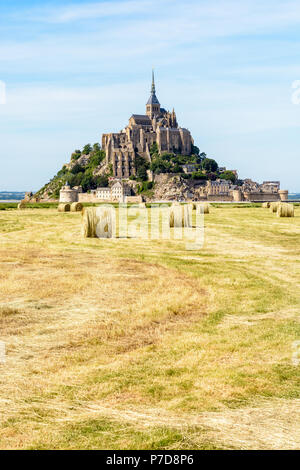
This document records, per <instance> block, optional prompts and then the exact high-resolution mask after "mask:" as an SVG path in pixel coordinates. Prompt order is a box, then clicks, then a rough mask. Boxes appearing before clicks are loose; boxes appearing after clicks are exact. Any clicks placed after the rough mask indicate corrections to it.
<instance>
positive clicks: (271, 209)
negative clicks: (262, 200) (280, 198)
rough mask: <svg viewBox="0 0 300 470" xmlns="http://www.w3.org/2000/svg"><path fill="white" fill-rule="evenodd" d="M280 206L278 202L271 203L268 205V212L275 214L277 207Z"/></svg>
mask: <svg viewBox="0 0 300 470" xmlns="http://www.w3.org/2000/svg"><path fill="white" fill-rule="evenodd" d="M279 204H280V202H271V203H270V212H272V214H273V213H274V212H277V209H278V205H279Z"/></svg>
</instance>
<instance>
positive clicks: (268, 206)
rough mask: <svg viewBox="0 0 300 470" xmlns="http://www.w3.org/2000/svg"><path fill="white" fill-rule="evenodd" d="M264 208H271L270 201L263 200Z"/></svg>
mask: <svg viewBox="0 0 300 470" xmlns="http://www.w3.org/2000/svg"><path fill="white" fill-rule="evenodd" d="M261 207H263V208H264V209H269V208H270V202H263V203H262V206H261Z"/></svg>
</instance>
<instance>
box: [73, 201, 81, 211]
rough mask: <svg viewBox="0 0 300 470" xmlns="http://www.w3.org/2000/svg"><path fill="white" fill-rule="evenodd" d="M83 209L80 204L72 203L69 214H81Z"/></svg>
mask: <svg viewBox="0 0 300 470" xmlns="http://www.w3.org/2000/svg"><path fill="white" fill-rule="evenodd" d="M82 209H83V205H82V204H81V202H72V204H71V212H81V211H82Z"/></svg>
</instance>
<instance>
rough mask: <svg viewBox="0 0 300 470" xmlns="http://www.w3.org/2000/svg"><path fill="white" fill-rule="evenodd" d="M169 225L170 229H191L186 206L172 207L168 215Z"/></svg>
mask: <svg viewBox="0 0 300 470" xmlns="http://www.w3.org/2000/svg"><path fill="white" fill-rule="evenodd" d="M169 225H170V227H171V228H178V227H191V226H192V221H191V214H190V211H189V207H188V206H180V205H172V207H171V208H170V213H169Z"/></svg>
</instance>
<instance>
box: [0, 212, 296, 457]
mask: <svg viewBox="0 0 300 470" xmlns="http://www.w3.org/2000/svg"><path fill="white" fill-rule="evenodd" d="M80 224H81V216H80V214H76V213H65V214H64V213H58V212H57V211H56V210H55V209H53V208H44V209H41V208H40V209H34V208H32V209H28V210H24V211H17V210H13V209H11V210H5V211H2V212H0V237H1V244H0V265H1V270H0V276H1V291H0V340H1V341H2V342H4V343H5V345H6V352H7V358H6V363H3V364H0V385H1V386H0V416H1V425H0V447H1V449H49V448H50V449H72V448H73V449H74V448H77V449H96V448H97V449H255V448H258V449H272V448H278V449H279V448H280V449H291V448H293V449H295V448H300V429H299V422H300V419H299V418H300V387H299V385H300V384H299V375H300V374H299V371H300V365H299V366H296V365H295V364H293V362H292V354H293V347H294V346H293V343H294V342H295V341H298V340H300V325H299V303H300V302H299V301H300V293H299V292H300V291H299V279H300V261H299V260H300V243H299V242H300V207H296V211H295V218H292V219H278V218H277V217H276V216H275V215H273V214H271V213H270V212H269V210H268V209H262V208H261V207H240V208H236V207H229V206H228V205H227V206H226V205H224V206H220V205H218V206H217V207H213V208H212V209H211V213H210V214H209V215H207V216H205V243H204V247H203V248H202V249H201V250H199V251H186V249H185V243H184V242H182V241H174V240H173V241H172V240H169V241H146V240H137V239H134V240H133V239H131V240H126V239H122V240H98V239H86V240H83V239H82V238H81V235H80Z"/></svg>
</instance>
